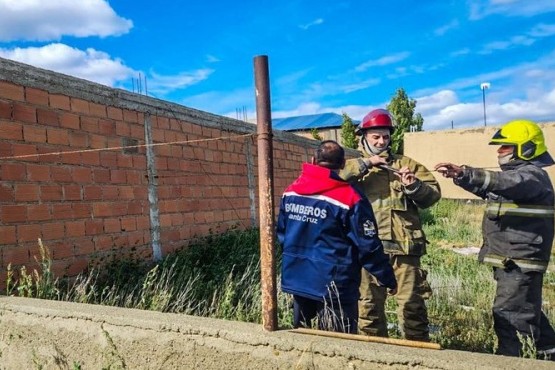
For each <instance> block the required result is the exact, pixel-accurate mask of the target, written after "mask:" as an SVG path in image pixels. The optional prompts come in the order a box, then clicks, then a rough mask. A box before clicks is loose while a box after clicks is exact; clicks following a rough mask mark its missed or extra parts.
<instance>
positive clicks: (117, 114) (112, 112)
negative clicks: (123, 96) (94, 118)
mask: <svg viewBox="0 0 555 370" xmlns="http://www.w3.org/2000/svg"><path fill="white" fill-rule="evenodd" d="M107 111H108V118H111V119H115V120H120V121H121V120H122V119H123V112H122V111H121V109H120V108H116V107H108V108H107Z"/></svg>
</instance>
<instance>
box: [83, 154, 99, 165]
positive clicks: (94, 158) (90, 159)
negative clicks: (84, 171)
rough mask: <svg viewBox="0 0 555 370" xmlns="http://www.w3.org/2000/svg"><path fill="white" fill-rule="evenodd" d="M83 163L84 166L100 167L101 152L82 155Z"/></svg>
mask: <svg viewBox="0 0 555 370" xmlns="http://www.w3.org/2000/svg"><path fill="white" fill-rule="evenodd" d="M81 162H82V164H83V165H89V166H98V165H99V164H100V153H99V152H84V153H81Z"/></svg>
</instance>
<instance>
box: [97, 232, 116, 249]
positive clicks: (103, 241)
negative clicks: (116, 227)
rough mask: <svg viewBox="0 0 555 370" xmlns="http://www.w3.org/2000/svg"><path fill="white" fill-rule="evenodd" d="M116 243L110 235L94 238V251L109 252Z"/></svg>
mask: <svg viewBox="0 0 555 370" xmlns="http://www.w3.org/2000/svg"><path fill="white" fill-rule="evenodd" d="M113 246H114V243H113V241H112V237H111V236H109V235H100V236H98V237H95V238H94V249H95V250H96V251H107V250H110V249H112V247H113Z"/></svg>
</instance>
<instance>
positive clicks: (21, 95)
mask: <svg viewBox="0 0 555 370" xmlns="http://www.w3.org/2000/svg"><path fill="white" fill-rule="evenodd" d="M0 97H2V98H6V99H8V100H18V101H24V100H25V90H24V89H23V86H18V85H14V84H12V83H9V82H5V81H0Z"/></svg>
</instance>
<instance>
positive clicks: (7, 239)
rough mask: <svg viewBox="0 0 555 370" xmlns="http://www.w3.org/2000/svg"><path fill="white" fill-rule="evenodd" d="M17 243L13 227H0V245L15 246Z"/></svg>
mask: <svg viewBox="0 0 555 370" xmlns="http://www.w3.org/2000/svg"><path fill="white" fill-rule="evenodd" d="M16 241H17V234H16V227H15V226H0V245H6V244H15V243H16Z"/></svg>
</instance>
